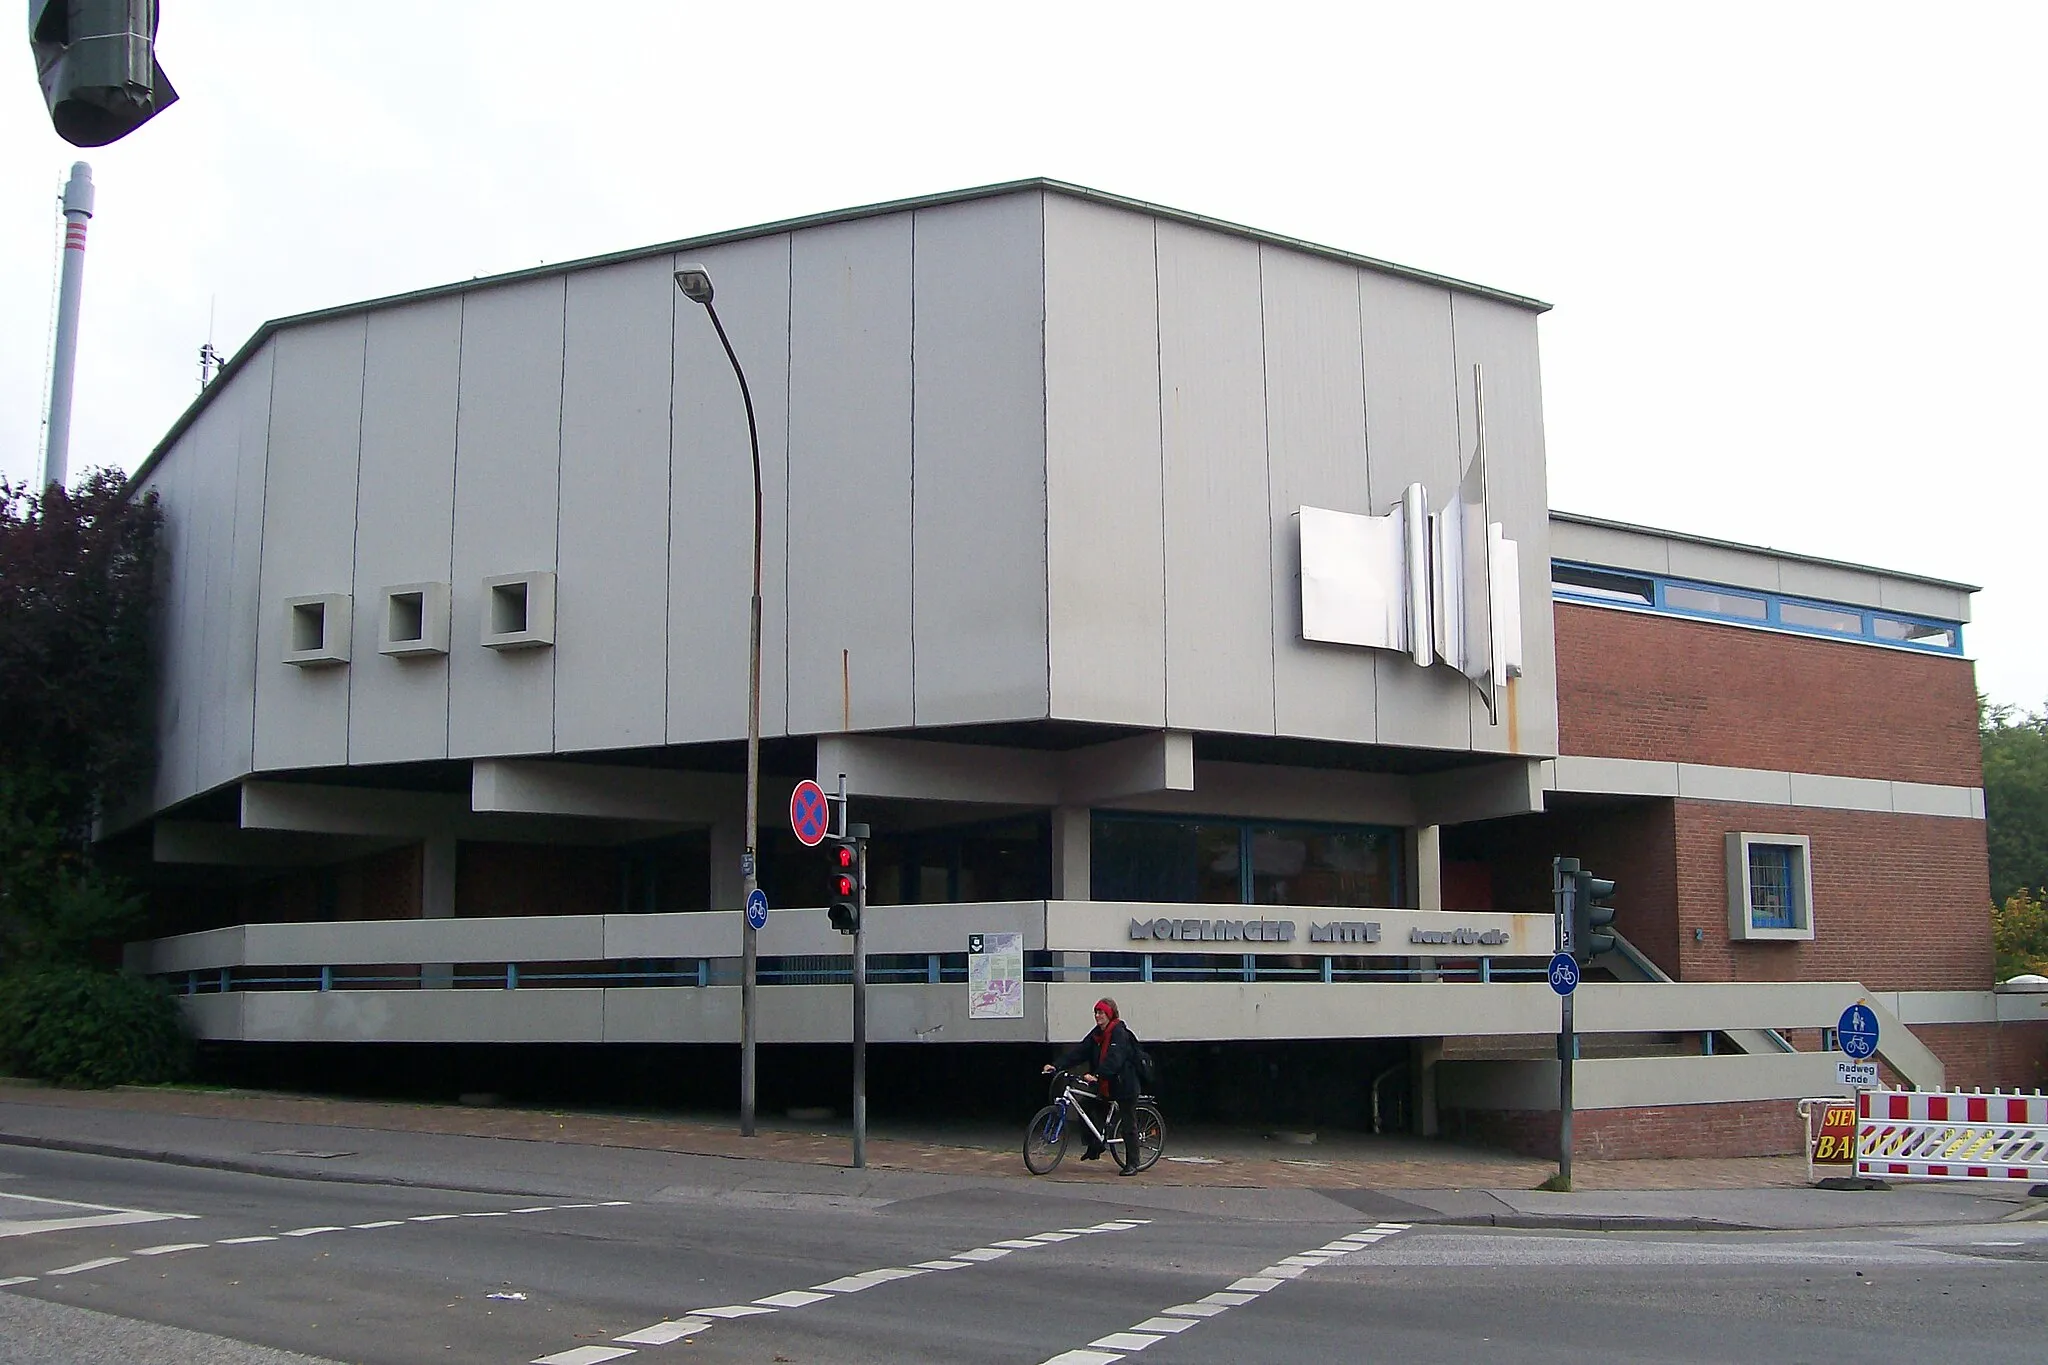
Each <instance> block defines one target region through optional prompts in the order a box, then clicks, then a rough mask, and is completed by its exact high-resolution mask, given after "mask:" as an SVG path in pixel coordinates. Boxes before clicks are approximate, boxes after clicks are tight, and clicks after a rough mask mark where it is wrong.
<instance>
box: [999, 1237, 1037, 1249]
mask: <svg viewBox="0 0 2048 1365" xmlns="http://www.w3.org/2000/svg"><path fill="white" fill-rule="evenodd" d="M989 1245H990V1246H992V1247H1008V1248H1009V1249H1010V1250H1012V1251H1029V1250H1031V1248H1033V1247H1035V1246H1037V1245H1038V1243H1036V1242H1034V1241H1032V1240H1031V1239H1030V1238H1028V1237H1012V1238H1011V1239H1010V1240H1009V1241H1007V1242H990V1243H989Z"/></svg>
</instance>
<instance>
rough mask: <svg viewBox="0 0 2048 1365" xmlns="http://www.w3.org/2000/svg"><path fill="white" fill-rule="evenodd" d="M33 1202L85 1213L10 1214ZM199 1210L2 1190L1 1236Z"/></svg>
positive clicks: (160, 1218) (105, 1225)
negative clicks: (165, 1210)
mask: <svg viewBox="0 0 2048 1365" xmlns="http://www.w3.org/2000/svg"><path fill="white" fill-rule="evenodd" d="M22 1204H32V1205H36V1206H38V1207H40V1208H47V1209H81V1210H84V1212H82V1213H74V1214H69V1215H59V1216H56V1217H29V1216H23V1217H9V1216H8V1215H9V1214H12V1213H18V1214H22V1215H28V1214H31V1213H32V1212H33V1210H31V1209H23V1208H18V1207H17V1206H18V1205H22ZM198 1216H199V1215H198V1214H196V1213H156V1212H153V1211H151V1210H149V1209H127V1208H122V1207H120V1206H119V1205H115V1204H82V1203H80V1202H78V1201H77V1200H75V1199H49V1198H45V1197H43V1196H41V1195H33V1194H0V1237H27V1236H31V1235H32V1234H34V1233H38V1232H72V1231H76V1230H78V1229H81V1228H108V1227H119V1226H121V1225H122V1224H126V1223H161V1222H166V1221H168V1220H171V1219H190V1218H197V1217H198Z"/></svg>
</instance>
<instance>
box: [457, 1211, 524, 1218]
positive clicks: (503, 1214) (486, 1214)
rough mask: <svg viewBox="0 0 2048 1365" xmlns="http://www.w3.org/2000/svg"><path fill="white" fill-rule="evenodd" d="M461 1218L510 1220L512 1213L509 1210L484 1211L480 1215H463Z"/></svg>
mask: <svg viewBox="0 0 2048 1365" xmlns="http://www.w3.org/2000/svg"><path fill="white" fill-rule="evenodd" d="M462 1216H463V1217H464V1218H510V1217H511V1216H512V1213H511V1211H510V1210H509V1209H485V1210H484V1211H483V1212H481V1213H465V1214H463V1215H462Z"/></svg>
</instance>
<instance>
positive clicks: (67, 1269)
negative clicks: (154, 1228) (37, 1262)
mask: <svg viewBox="0 0 2048 1365" xmlns="http://www.w3.org/2000/svg"><path fill="white" fill-rule="evenodd" d="M127 1259H128V1258H127V1257H126V1256H102V1257H100V1258H99V1259H98V1260H97V1261H80V1262H79V1263H78V1264H77V1265H67V1266H59V1267H58V1268H57V1269H55V1270H45V1271H44V1272H43V1273H44V1274H45V1275H76V1274H79V1273H81V1272H82V1271H87V1270H98V1269H99V1268H100V1267H101V1266H109V1265H119V1264H121V1262H123V1261H125V1260H127Z"/></svg>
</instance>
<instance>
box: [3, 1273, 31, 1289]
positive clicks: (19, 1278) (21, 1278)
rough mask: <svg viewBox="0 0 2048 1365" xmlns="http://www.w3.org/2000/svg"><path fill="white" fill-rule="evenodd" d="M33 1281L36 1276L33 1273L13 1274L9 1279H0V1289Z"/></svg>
mask: <svg viewBox="0 0 2048 1365" xmlns="http://www.w3.org/2000/svg"><path fill="white" fill-rule="evenodd" d="M35 1282H36V1277H35V1276H33V1275H15V1276H13V1277H11V1278H9V1279H5V1280H0V1289H9V1288H12V1287H13V1286H15V1285H17V1284H34V1283H35Z"/></svg>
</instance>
